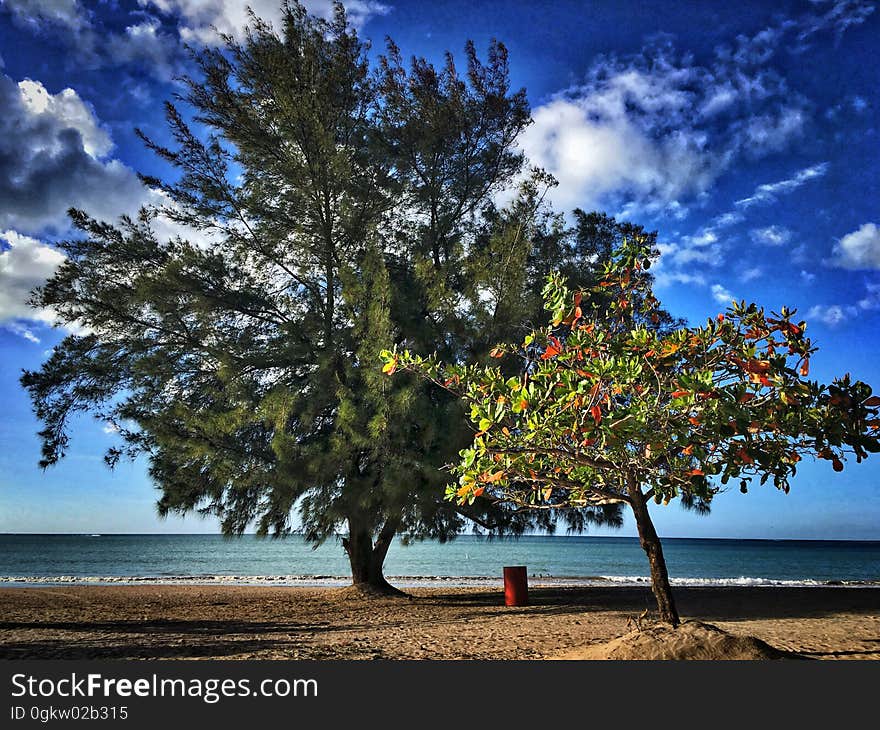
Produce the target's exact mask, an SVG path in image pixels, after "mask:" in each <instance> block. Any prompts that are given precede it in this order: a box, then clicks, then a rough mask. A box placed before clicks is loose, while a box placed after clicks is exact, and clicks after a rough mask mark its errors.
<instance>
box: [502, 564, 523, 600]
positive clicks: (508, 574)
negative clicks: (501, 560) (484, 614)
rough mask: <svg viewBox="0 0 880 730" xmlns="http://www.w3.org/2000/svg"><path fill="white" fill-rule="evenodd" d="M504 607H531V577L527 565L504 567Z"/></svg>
mask: <svg viewBox="0 0 880 730" xmlns="http://www.w3.org/2000/svg"><path fill="white" fill-rule="evenodd" d="M504 605H505V606H528V605H529V577H528V574H527V573H526V566H525V565H509V566H505V567H504Z"/></svg>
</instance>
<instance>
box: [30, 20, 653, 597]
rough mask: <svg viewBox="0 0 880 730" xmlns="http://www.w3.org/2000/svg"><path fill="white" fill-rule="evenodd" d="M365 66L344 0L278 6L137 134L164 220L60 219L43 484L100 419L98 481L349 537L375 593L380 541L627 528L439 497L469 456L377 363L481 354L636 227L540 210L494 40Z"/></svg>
mask: <svg viewBox="0 0 880 730" xmlns="http://www.w3.org/2000/svg"><path fill="white" fill-rule="evenodd" d="M367 50H368V49H367V46H366V45H365V44H364V43H363V42H362V41H361V40H360V39H359V38H358V36H357V33H356V32H355V31H354V30H353V29H352V28H351V27H350V26H349V25H348V24H347V21H346V17H345V12H344V10H343V9H342V7H341V6H337V8H336V14H335V17H334V18H333V19H332V20H330V21H325V20H322V19H318V18H315V17H313V16H310V15H309V14H308V13H307V12H306V10H305V9H304V8H303V7H302V6H301V5H299V4H295V3H288V4H286V5H285V9H284V14H283V21H282V23H281V25H280V26H279V27H278V28H272V27H270V26H269V25H268V24H266V23H264V22H263V21H261V20H260V19H259V18H257V17H255V16H251V24H250V27H249V28H248V30H247V32H246V33H245V34H244V35H243V39H242V40H240V41H237V40H235V39H233V38H231V37H227V38H225V43H224V44H223V45H222V46H221V47H219V48H208V49H203V50H200V51H198V52H197V53H195V55H194V61H195V64H196V67H197V69H198V71H197V73H195V74H194V75H193V77H191V78H187V79H184V80H183V83H184V91H183V92H182V93H181V95H180V96H179V98H177V99H176V101H175V103H168V104H167V106H166V113H167V120H168V132H169V137H170V140H171V141H170V142H168V143H165V144H161V143H159V142H158V141H155V140H154V139H151V138H149V137H147V136H146V135H145V134H141V136H142V138H143V140H144V142H145V143H146V145H147V146H148V147H149V149H151V150H152V151H153V152H154V153H155V154H156V155H158V157H159V158H160V159H161V160H163V161H164V162H165V163H167V165H168V167H169V170H170V171H171V172H170V173H169V175H168V177H167V179H160V178H159V177H145V178H144V182H145V183H146V184H147V185H149V186H150V187H152V188H153V189H155V190H157V191H160V192H161V194H163V195H164V196H165V199H166V200H167V204H166V205H165V206H163V207H161V208H159V209H145V210H143V211H140V213H139V214H137V215H134V214H132V215H123V216H122V217H121V218H120V220H119V221H118V222H107V221H99V220H95V219H92V218H90V217H89V216H87V215H86V214H84V213H83V212H81V211H75V210H73V211H71V216H72V220H73V223H74V224H75V226H76V228H77V229H78V230H79V233H80V235H79V236H78V237H76V238H73V239H71V240H67V241H63V242H61V243H60V244H59V247H60V249H61V250H62V251H63V252H64V253H65V255H66V260H65V262H64V263H63V264H62V266H61V267H60V268H59V269H58V271H57V273H56V274H55V276H54V277H53V278H52V279H51V280H50V281H48V282H47V284H46V285H45V286H44V287H42V288H41V289H39V290H38V291H36V292H35V293H34V297H33V303H34V305H35V306H39V307H47V308H51V309H52V310H53V311H54V312H55V313H56V314H57V316H58V317H59V319H60V321H61V322H62V323H63V324H66V325H69V326H71V328H72V329H73V332H74V334H70V335H69V336H67V337H66V338H65V339H64V340H63V341H62V342H61V343H60V344H59V345H58V346H57V347H55V349H54V351H53V353H52V355H51V356H50V357H49V359H48V360H47V361H46V362H45V363H44V364H43V366H42V368H41V369H40V370H38V371H33V372H26V373H24V375H23V377H22V383H23V384H24V386H25V387H26V388H27V389H28V391H29V393H30V396H31V398H32V401H33V403H34V408H35V411H36V414H37V416H38V417H39V419H40V420H41V421H42V422H43V424H44V428H43V430H42V431H41V432H40V436H41V438H42V441H43V459H42V462H41V464H42V465H43V466H49V465H52V464H54V463H56V462H57V461H58V460H59V459H60V458H62V457H63V456H64V454H65V451H66V449H67V447H68V443H69V439H70V430H71V428H70V426H71V422H72V421H71V419H72V417H73V416H74V415H75V414H77V413H80V412H90V413H92V414H94V415H95V416H97V417H98V418H99V419H101V420H103V421H106V422H109V423H110V424H112V425H113V426H115V427H116V429H117V430H118V435H119V438H120V440H121V442H120V443H119V444H117V445H116V446H114V447H113V448H111V449H110V450H109V451H108V453H107V454H106V461H107V462H108V464H109V465H111V466H112V465H114V464H116V463H117V462H118V461H119V460H120V459H124V458H137V457H139V456H142V457H145V458H146V459H147V461H148V464H149V474H150V476H151V478H152V480H153V481H154V483H155V484H156V485H157V486H158V488H159V489H160V490H161V497H160V500H159V509H160V512H161V513H162V514H167V513H170V512H183V513H186V512H190V511H197V512H199V513H202V514H206V515H215V516H217V517H219V518H220V520H221V524H222V529H223V531H224V532H225V533H228V534H237V533H241V532H242V531H244V530H246V529H249V528H250V526H251V525H256V528H257V530H258V532H259V533H260V534H283V533H285V532H287V531H288V530H289V529H290V526H291V516H292V514H293V513H294V511H295V510H298V511H299V523H300V524H301V526H302V530H303V533H304V535H305V537H306V538H307V539H308V540H310V541H312V542H313V543H320V542H321V541H323V540H325V539H327V538H328V537H330V536H332V535H335V534H336V533H337V531H342V532H344V533H346V537H345V538H344V541H343V544H344V546H345V548H346V550H347V552H348V555H349V558H350V561H351V566H352V573H353V576H354V579H355V582H357V583H360V584H367V585H372V586H374V587H379V588H387V584H386V583H385V581H384V578H383V577H382V564H383V561H384V557H385V554H386V551H387V549H388V546H389V544H390V542H391V540H392V538H393V537H394V535H396V534H401V535H403V536H405V537H408V538H421V537H434V538H439V539H447V538H449V537H452V536H454V535H455V534H456V533H457V532H458V531H460V530H461V529H462V528H463V526H464V525H465V524H466V520H468V519H470V520H474V521H475V522H476V524H478V525H480V526H481V527H482V528H483V529H486V530H489V531H492V532H511V533H514V534H517V533H521V532H522V531H523V530H525V529H527V528H530V527H535V528H545V529H552V528H553V526H554V523H555V520H556V519H557V518H558V517H560V516H562V517H564V518H565V519H566V520H567V522H568V524H569V525H570V526H571V527H573V528H575V529H581V528H583V526H584V525H585V524H586V523H587V522H589V521H591V520H593V521H595V520H600V521H603V520H604V521H611V522H615V521H618V522H619V516H618V515H617V513H615V512H614V511H613V510H593V509H591V508H584V509H576V508H575V509H566V510H565V511H564V512H561V513H554V514H551V513H541V514H535V513H527V512H523V511H521V510H516V509H506V508H504V507H503V506H501V505H497V504H495V503H493V502H491V501H489V500H481V499H477V500H473V501H469V502H468V503H466V504H461V505H459V504H456V503H450V502H444V500H443V499H442V494H443V485H444V483H445V475H444V473H443V471H442V467H443V465H444V464H446V463H448V462H449V461H450V460H452V459H453V458H454V457H455V455H456V454H457V452H458V451H459V450H460V449H461V448H462V447H463V446H465V445H466V444H467V443H468V440H469V436H468V432H467V429H466V425H465V423H464V421H463V418H462V412H461V404H460V402H459V401H458V399H456V398H454V397H452V396H451V395H449V394H447V393H444V392H442V391H438V390H437V389H434V388H431V387H428V386H427V384H425V383H419V382H416V381H409V382H404V381H399V380H398V381H389V380H388V379H386V378H384V376H382V374H381V373H380V372H379V369H378V368H377V367H375V365H374V364H375V363H376V362H377V360H378V357H379V353H380V352H381V350H383V349H386V348H391V347H394V346H395V345H401V346H407V347H412V348H418V349H419V350H425V351H427V350H435V351H438V352H440V353H443V355H444V357H448V358H451V359H456V360H461V361H464V360H474V361H480V360H484V359H486V358H487V353H488V351H489V349H490V348H491V345H492V343H494V342H495V341H496V340H498V339H506V338H511V337H518V336H520V335H521V334H522V332H523V330H524V328H526V327H527V326H528V324H529V323H530V322H533V321H535V319H536V318H537V317H539V316H541V310H542V302H541V288H542V286H543V279H544V277H545V275H546V274H547V273H548V271H549V270H550V268H551V267H552V268H561V269H563V270H566V271H568V272H570V273H571V275H572V276H577V277H581V278H580V279H577V280H578V281H581V280H582V281H584V282H587V281H591V280H592V277H594V276H595V268H596V263H595V262H596V260H597V258H598V259H600V260H601V257H602V255H603V251H606V250H610V249H609V246H610V245H611V244H612V243H613V242H614V241H616V240H618V239H619V238H620V237H621V236H622V235H626V234H631V233H633V232H636V231H639V232H640V231H641V229H639V228H638V227H634V226H632V225H631V224H626V223H619V222H617V221H615V220H614V219H613V218H608V217H607V216H604V215H601V214H586V213H583V212H577V213H576V216H575V218H576V225H575V226H574V227H569V226H566V225H565V223H564V221H563V220H562V218H561V217H560V216H558V215H555V214H553V213H552V212H551V211H549V209H547V207H546V206H545V205H544V203H543V198H544V194H545V192H546V190H547V189H548V187H550V186H552V185H553V184H554V183H553V181H552V179H550V178H549V176H547V175H545V174H543V173H541V172H540V171H533V172H532V173H531V174H524V175H523V172H524V171H523V167H524V164H525V161H524V160H523V158H522V155H521V154H520V153H519V152H518V151H517V150H516V147H515V141H516V139H517V136H518V134H519V133H520V132H521V131H522V129H523V128H525V126H526V125H527V124H529V122H530V117H529V109H528V104H527V101H526V97H525V92H524V91H523V90H513V89H511V88H510V82H509V71H508V60H507V51H506V49H505V48H504V46H503V45H502V44H501V43H498V42H493V43H491V44H490V45H489V48H488V53H487V58H486V60H485V61H483V60H481V59H480V58H479V56H478V54H477V51H476V49H475V47H474V46H473V44H471V43H468V44H467V45H466V47H465V54H464V56H465V68H464V70H463V72H461V73H460V72H459V70H458V69H457V67H456V65H455V62H454V60H453V57H452V56H451V55H447V57H446V59H445V63H444V65H443V66H442V67H441V68H436V67H435V66H433V65H432V64H431V63H430V62H428V61H427V60H425V59H421V58H415V59H413V60H412V62H411V63H409V64H407V63H406V62H405V61H404V59H403V58H402V54H401V52H400V50H399V49H398V48H397V47H396V46H395V45H394V43H393V42H391V41H390V40H389V41H388V43H387V49H386V52H385V54H384V55H380V56H378V59H377V61H376V62H375V63H371V62H370V60H369V57H368V53H367ZM516 181H518V183H517V182H516ZM516 185H518V188H516V189H515V192H514V194H513V197H512V199H511V202H510V203H509V204H508V205H507V206H505V207H501V208H499V207H498V206H497V205H496V204H495V202H494V196H495V195H496V194H497V193H498V192H499V191H500V190H501V189H502V188H514V187H515V186H516ZM160 215H161V216H162V217H163V219H164V221H165V223H164V227H165V228H167V222H168V221H170V222H171V223H173V224H177V225H178V226H179V227H180V231H181V233H180V235H177V236H171V237H169V236H162V235H160V234H159V233H158V231H159V230H161V228H160V227H158V226H157V225H156V218H157V216H160ZM646 235H649V234H646ZM664 317H665V319H663V320H662V321H660V320H658V326H663V323H664V322H666V323H667V324H668V322H669V321H671V320H669V319H668V317H666V315H664Z"/></svg>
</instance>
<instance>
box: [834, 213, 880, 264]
mask: <svg viewBox="0 0 880 730" xmlns="http://www.w3.org/2000/svg"><path fill="white" fill-rule="evenodd" d="M831 263H832V264H833V265H834V266H837V267H839V268H841V269H880V227H878V226H877V224H876V223H865V224H864V225H862V226H861V227H859V228H858V229H856V230H855V231H853V232H852V233H847V234H846V235H845V236H844V237H843V238H841V239H840V241H839V242H838V243H837V245H836V246H835V247H834V252H833V258H832V260H831Z"/></svg>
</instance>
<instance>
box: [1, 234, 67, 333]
mask: <svg viewBox="0 0 880 730" xmlns="http://www.w3.org/2000/svg"><path fill="white" fill-rule="evenodd" d="M0 249H2V250H0V324H2V325H3V326H5V327H6V328H7V329H9V330H10V331H12V332H15V334H18V335H21V336H22V337H25V338H26V339H29V340H31V341H32V342H38V341H39V340H38V338H36V336H35V335H34V334H33V333H32V332H31V331H30V329H29V328H28V327H27V326H26V325H24V324H23V323H22V322H21V320H36V321H38V322H42V323H44V324H51V323H53V322H54V320H55V317H54V315H53V314H52V312H50V311H49V310H35V309H33V308H31V307H30V306H28V304H27V299H28V297H29V296H30V292H31V290H32V289H33V288H34V287H36V286H39V285H41V284H43V283H44V282H45V281H46V279H47V278H49V277H50V276H52V274H54V273H55V270H56V269H57V268H58V266H59V265H60V264H61V263H62V262H63V261H64V254H62V253H61V252H59V251H56V250H55V249H54V248H52V247H51V246H47V245H46V244H45V243H43V242H42V241H38V240H37V239H35V238H31V237H29V236H23V235H21V234H19V233H16V232H15V231H4V232H2V233H0Z"/></svg>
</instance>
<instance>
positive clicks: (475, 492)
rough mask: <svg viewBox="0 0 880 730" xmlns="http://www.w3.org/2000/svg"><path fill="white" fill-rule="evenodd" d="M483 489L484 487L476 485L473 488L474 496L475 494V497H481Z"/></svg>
mask: <svg viewBox="0 0 880 730" xmlns="http://www.w3.org/2000/svg"><path fill="white" fill-rule="evenodd" d="M485 491H486V487H477V488H476V489H475V490H474V496H475V497H481V496H483V492H485Z"/></svg>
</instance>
